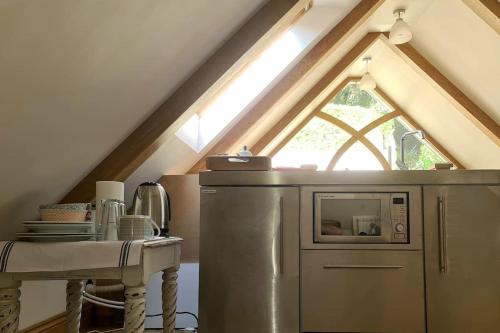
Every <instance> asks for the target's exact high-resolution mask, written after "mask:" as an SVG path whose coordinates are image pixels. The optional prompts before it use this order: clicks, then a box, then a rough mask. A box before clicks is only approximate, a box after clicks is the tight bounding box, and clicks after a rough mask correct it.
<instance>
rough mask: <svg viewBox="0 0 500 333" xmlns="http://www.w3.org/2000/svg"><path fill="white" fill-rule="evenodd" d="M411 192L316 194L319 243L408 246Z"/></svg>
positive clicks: (315, 205)
mask: <svg viewBox="0 0 500 333" xmlns="http://www.w3.org/2000/svg"><path fill="white" fill-rule="evenodd" d="M407 202H408V199H407V193H331V192H330V193H314V229H315V242H319V243H406V242H407V240H408V232H407V230H408V221H407V211H408V210H407Z"/></svg>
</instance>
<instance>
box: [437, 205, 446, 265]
mask: <svg viewBox="0 0 500 333" xmlns="http://www.w3.org/2000/svg"><path fill="white" fill-rule="evenodd" d="M438 228H439V272H440V273H441V274H446V272H447V271H448V263H447V261H448V260H447V256H446V250H447V248H446V199H445V197H444V196H439V197H438Z"/></svg>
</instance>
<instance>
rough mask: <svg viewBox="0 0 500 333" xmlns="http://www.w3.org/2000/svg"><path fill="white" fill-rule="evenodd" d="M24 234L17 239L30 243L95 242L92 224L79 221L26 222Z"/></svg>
mask: <svg viewBox="0 0 500 333" xmlns="http://www.w3.org/2000/svg"><path fill="white" fill-rule="evenodd" d="M23 224H24V228H25V229H26V230H25V232H18V233H17V238H19V239H20V240H25V241H30V242H75V241H85V240H96V237H97V236H99V235H97V234H96V233H95V228H94V222H81V221H75V222H73V221H60V222H59V221H50V222H47V221H26V222H24V223H23Z"/></svg>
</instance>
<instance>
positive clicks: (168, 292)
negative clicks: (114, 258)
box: [0, 238, 182, 333]
mask: <svg viewBox="0 0 500 333" xmlns="http://www.w3.org/2000/svg"><path fill="white" fill-rule="evenodd" d="M181 241H182V240H181V239H180V238H172V241H171V242H169V243H168V244H161V245H158V244H156V245H150V246H146V245H145V246H144V248H143V255H142V260H141V263H140V264H139V265H136V266H127V267H110V268H99V269H84V270H72V271H51V272H26V273H0V332H1V333H11V332H17V331H18V324H19V310H20V301H19V297H20V295H21V292H20V290H19V288H20V287H21V283H22V281H28V280H67V281H68V283H67V286H66V310H67V318H68V319H67V329H66V332H68V333H78V331H79V328H80V316H81V309H82V299H83V297H82V295H83V291H84V287H85V282H86V281H87V280H89V279H117V280H121V281H122V283H123V284H124V285H125V327H124V332H127V333H129V332H144V321H145V319H146V299H145V295H146V284H147V283H148V281H149V279H150V277H151V275H153V274H154V273H156V272H160V271H163V284H162V291H163V298H162V300H163V332H165V333H174V332H175V312H176V300H177V295H176V294H177V271H178V269H179V263H180V253H181V246H180V243H181Z"/></svg>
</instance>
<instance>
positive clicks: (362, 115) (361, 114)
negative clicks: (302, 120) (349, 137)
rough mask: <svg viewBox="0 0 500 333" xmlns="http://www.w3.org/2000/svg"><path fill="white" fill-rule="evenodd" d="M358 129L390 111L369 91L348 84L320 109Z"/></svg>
mask: <svg viewBox="0 0 500 333" xmlns="http://www.w3.org/2000/svg"><path fill="white" fill-rule="evenodd" d="M321 111H323V112H325V113H327V114H329V115H331V116H334V117H335V118H337V119H340V120H342V121H343V122H345V123H347V124H348V125H350V126H351V127H353V128H355V129H357V130H360V129H362V128H363V127H365V126H366V125H368V124H369V123H371V122H372V121H374V120H375V119H377V118H379V117H380V116H383V115H384V114H386V113H389V112H391V110H390V109H388V108H387V107H386V106H385V105H384V104H382V103H381V102H380V101H379V100H378V99H377V98H375V97H374V95H372V94H371V93H370V92H367V91H364V90H361V89H359V87H358V85H357V84H349V85H347V86H346V87H345V88H344V89H342V90H341V91H340V92H339V93H338V94H337V95H336V96H335V97H334V98H333V99H332V100H331V101H330V102H329V103H328V104H327V105H325V107H324V108H323V109H322V110H321Z"/></svg>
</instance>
